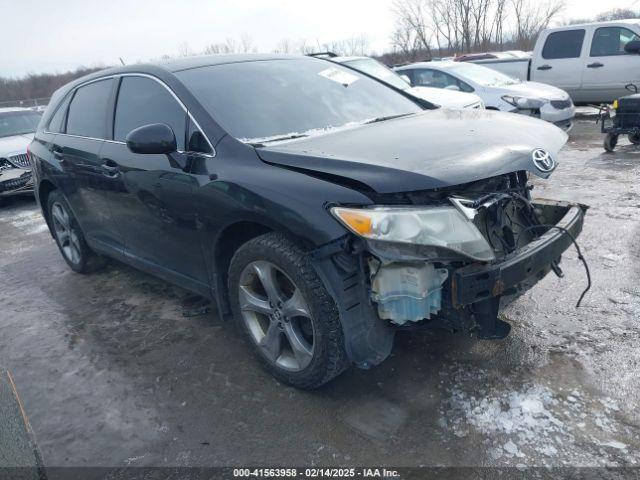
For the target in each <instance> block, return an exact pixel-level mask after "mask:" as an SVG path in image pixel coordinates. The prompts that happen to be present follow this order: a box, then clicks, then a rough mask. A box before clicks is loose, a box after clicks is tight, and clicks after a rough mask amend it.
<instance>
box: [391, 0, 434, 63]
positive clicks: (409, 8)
mask: <svg viewBox="0 0 640 480" xmlns="http://www.w3.org/2000/svg"><path fill="white" fill-rule="evenodd" d="M393 11H394V12H395V14H396V17H397V20H398V21H397V26H398V27H399V28H401V29H402V30H404V32H405V34H406V31H407V30H410V31H412V32H413V36H414V37H415V39H414V41H412V43H414V48H415V47H418V48H421V49H424V50H426V51H427V52H431V41H432V39H433V32H434V30H433V25H432V23H431V22H430V21H428V19H429V3H428V0H395V1H394V2H393ZM398 27H397V28H398Z"/></svg>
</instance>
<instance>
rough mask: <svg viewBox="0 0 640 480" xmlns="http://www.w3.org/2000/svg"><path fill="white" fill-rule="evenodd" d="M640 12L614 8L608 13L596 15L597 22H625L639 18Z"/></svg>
mask: <svg viewBox="0 0 640 480" xmlns="http://www.w3.org/2000/svg"><path fill="white" fill-rule="evenodd" d="M639 17H640V12H638V11H636V10H633V9H631V8H614V9H613V10H609V11H607V12H603V13H601V14H599V15H596V21H597V22H606V21H608V20H625V19H627V18H639Z"/></svg>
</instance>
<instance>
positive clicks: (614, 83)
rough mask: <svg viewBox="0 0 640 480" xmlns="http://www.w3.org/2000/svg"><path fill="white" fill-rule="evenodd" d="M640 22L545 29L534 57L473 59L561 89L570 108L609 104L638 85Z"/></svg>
mask: <svg viewBox="0 0 640 480" xmlns="http://www.w3.org/2000/svg"><path fill="white" fill-rule="evenodd" d="M639 54H640V19H631V20H616V21H610V22H596V23H585V24H580V25H566V26H564V27H558V28H549V29H547V30H544V31H543V32H542V33H541V34H540V35H539V36H538V41H537V42H536V46H535V48H534V50H533V55H532V56H529V57H525V58H521V59H504V58H503V59H491V58H486V59H472V60H471V61H473V62H475V63H478V64H481V65H483V66H485V67H490V68H492V69H495V70H498V71H500V72H503V73H506V74H507V75H510V76H512V77H516V78H519V79H520V80H535V81H536V82H542V83H546V84H549V85H554V86H556V87H558V88H561V89H563V90H565V91H567V92H568V93H569V95H571V98H572V99H573V101H574V102H575V103H578V104H583V103H611V102H612V101H613V100H615V99H616V98H618V97H621V96H624V95H626V94H627V92H626V90H625V85H628V84H629V83H636V84H638V83H640V55H639Z"/></svg>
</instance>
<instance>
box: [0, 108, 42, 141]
mask: <svg viewBox="0 0 640 480" xmlns="http://www.w3.org/2000/svg"><path fill="white" fill-rule="evenodd" d="M40 118H41V117H40V114H38V113H36V112H31V111H24V112H6V113H0V137H11V136H12V135H21V134H23V133H33V132H35V131H36V130H37V128H38V123H39V122H40Z"/></svg>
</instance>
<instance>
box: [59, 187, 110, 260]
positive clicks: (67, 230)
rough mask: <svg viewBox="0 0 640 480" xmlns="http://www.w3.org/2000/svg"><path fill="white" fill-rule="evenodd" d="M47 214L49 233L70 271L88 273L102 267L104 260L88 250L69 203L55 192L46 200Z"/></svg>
mask: <svg viewBox="0 0 640 480" xmlns="http://www.w3.org/2000/svg"><path fill="white" fill-rule="evenodd" d="M47 213H48V219H49V228H50V229H51V233H52V234H53V237H54V238H55V240H56V244H57V245H58V248H59V249H60V253H61V254H62V258H64V261H65V262H67V265H69V267H70V268H71V270H73V271H74V272H78V273H90V272H93V271H95V270H97V269H99V268H102V267H103V266H104V264H105V258H104V257H103V256H101V255H98V254H96V253H95V252H93V251H92V250H91V249H90V248H89V246H88V245H87V242H86V241H85V239H84V234H83V233H82V230H81V229H80V225H79V224H78V222H77V220H76V218H75V217H74V216H73V213H72V212H71V208H70V207H69V203H68V202H67V200H66V199H65V198H64V196H63V195H62V194H61V193H60V192H58V191H57V190H54V191H53V192H51V193H50V194H49V196H48V198H47Z"/></svg>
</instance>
